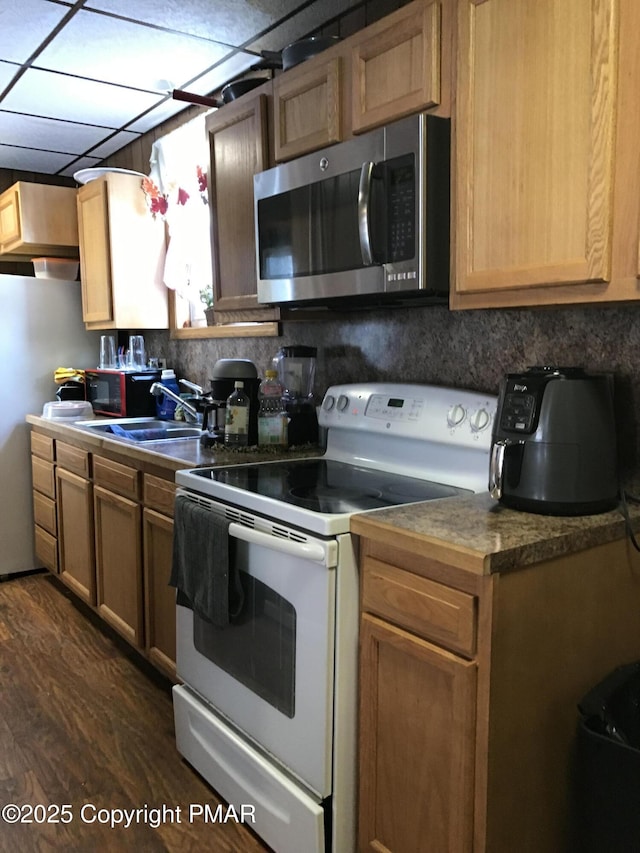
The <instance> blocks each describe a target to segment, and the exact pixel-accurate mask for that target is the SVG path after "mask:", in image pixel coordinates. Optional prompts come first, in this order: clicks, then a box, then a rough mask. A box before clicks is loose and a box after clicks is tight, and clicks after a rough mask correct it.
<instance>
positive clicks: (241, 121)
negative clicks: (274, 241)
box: [206, 93, 269, 311]
mask: <svg viewBox="0 0 640 853" xmlns="http://www.w3.org/2000/svg"><path fill="white" fill-rule="evenodd" d="M206 126H207V133H208V134H209V148H210V168H209V198H210V202H211V218H212V232H213V233H212V244H213V280H214V306H215V308H216V310H217V311H229V310H231V311H236V310H238V309H246V308H255V307H257V305H258V297H257V279H256V243H255V233H254V225H253V176H254V175H255V174H256V172H261V171H263V170H264V169H267V168H268V167H269V138H268V127H267V97H266V95H264V94H258V95H254V94H253V93H252V94H251V95H249V96H245V97H244V98H241V99H239V100H238V101H237V102H233V103H230V104H227V105H226V106H225V107H224V108H223V109H221V110H218V112H216V113H213V114H212V115H210V116H208V117H207V125H206Z"/></svg>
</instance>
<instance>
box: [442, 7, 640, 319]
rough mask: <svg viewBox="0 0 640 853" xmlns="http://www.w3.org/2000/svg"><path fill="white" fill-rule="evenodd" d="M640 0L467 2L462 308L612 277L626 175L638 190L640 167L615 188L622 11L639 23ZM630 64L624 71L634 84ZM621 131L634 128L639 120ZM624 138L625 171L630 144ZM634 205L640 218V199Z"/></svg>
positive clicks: (459, 168) (458, 278) (459, 133)
mask: <svg viewBox="0 0 640 853" xmlns="http://www.w3.org/2000/svg"><path fill="white" fill-rule="evenodd" d="M631 5H632V4H631V3H630V2H628V0H621V2H618V0H562V2H556V0H536V2H531V0H482V1H481V2H480V0H461V2H460V3H459V5H458V20H457V34H458V38H457V55H458V68H457V89H456V100H457V108H456V125H455V127H456V140H455V146H456V154H455V173H454V186H455V195H456V211H457V212H456V219H455V223H454V226H455V237H456V245H457V249H456V264H455V266H456V273H455V293H454V294H453V297H452V304H453V307H481V306H483V305H500V304H503V305H506V304H509V305H511V304H536V303H547V304H550V303H553V302H555V301H567V302H568V301H578V300H582V301H584V300H585V297H586V298H587V299H588V298H590V295H595V296H597V295H598V292H597V291H592V293H591V294H589V291H588V290H585V289H584V288H583V289H582V290H581V291H576V292H575V293H574V294H573V295H572V294H571V287H569V288H563V286H564V285H575V284H584V283H596V284H600V285H602V284H605V285H606V283H608V282H610V281H611V279H612V266H613V263H614V260H615V259H614V249H615V244H616V241H615V233H614V230H615V228H617V222H616V221H615V216H614V212H615V208H616V205H617V204H622V203H625V202H623V194H624V193H625V189H624V188H623V187H622V183H624V182H625V181H626V182H628V181H629V179H631V180H633V181H636V191H635V192H636V195H637V190H638V187H637V180H636V179H637V169H636V175H631V174H628V175H627V176H626V179H625V178H624V177H623V175H622V172H621V171H620V172H619V175H618V179H617V180H618V184H619V186H618V188H617V189H616V169H617V168H618V165H616V163H617V155H616V114H617V111H616V107H617V105H618V89H617V83H618V74H619V70H620V72H621V71H622V66H620V69H619V56H620V54H619V47H620V45H619V42H618V20H617V15H618V12H619V8H624V9H626V10H627V13H628V14H629V15H630V16H631V17H633V18H634V19H635V23H636V24H637V23H638V21H637V18H638V13H637V11H633V10H632V9H631ZM636 5H637V4H636ZM632 23H633V22H632V21H631V20H628V21H627V22H626V25H625V27H626V28H627V29H629V30H630V31H633V26H632ZM620 29H621V30H622V28H620ZM636 52H637V51H636ZM625 61H626V60H625ZM630 62H631V63H632V65H631V66H629V67H627V68H626V69H625V75H626V77H627V79H628V80H629V81H630V80H633V79H636V80H637V68H638V63H637V59H630ZM620 77H621V79H622V73H621V74H620ZM618 111H619V110H618ZM634 112H635V113H637V105H636V107H635V108H634ZM634 121H635V124H636V131H635V138H636V141H637V118H636V119H635V120H634ZM618 129H619V130H620V131H622V132H623V134H627V133H628V119H626V118H625V119H623V121H622V123H621V124H620V126H619V128H618ZM618 142H619V144H620V148H619V152H623V159H622V160H620V162H619V167H620V169H623V168H625V167H626V164H625V161H628V160H629V156H628V154H624V150H625V148H626V147H627V145H628V142H629V139H628V138H627V140H626V141H625V140H624V139H623V137H620V139H619V140H618ZM636 148H637V144H636ZM634 204H635V203H633V202H632V205H634ZM634 210H635V214H634V212H633V211H634ZM626 213H627V215H629V214H630V213H631V214H632V215H635V216H636V217H637V205H636V206H635V208H633V207H632V209H627V211H626ZM636 221H637V220H636ZM623 227H624V226H623ZM618 245H620V244H619V243H618ZM636 246H637V243H633V244H632V251H633V252H635V251H636ZM621 251H622V252H626V253H627V256H628V254H629V248H628V247H626V248H624V249H622V250H621ZM618 261H619V263H618V265H619V266H620V265H621V264H622V262H623V261H622V255H621V252H618ZM624 263H625V265H626V266H627V267H630V263H629V262H628V261H624ZM621 271H622V270H620V272H621ZM628 272H631V269H629V270H628ZM626 274H628V273H626ZM540 286H543V287H544V288H545V291H541V290H540ZM604 290H605V288H603V287H600V296H601V298H606V296H607V295H609V296H610V295H612V294H611V293H609V294H606V293H604ZM505 294H508V295H505Z"/></svg>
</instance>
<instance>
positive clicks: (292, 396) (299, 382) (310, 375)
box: [274, 346, 318, 446]
mask: <svg viewBox="0 0 640 853" xmlns="http://www.w3.org/2000/svg"><path fill="white" fill-rule="evenodd" d="M317 354H318V351H317V349H316V348H315V347H305V346H289V347H280V349H279V350H278V353H277V355H276V357H275V359H274V362H275V364H276V369H277V371H278V379H279V381H280V384H281V385H282V388H283V394H284V396H283V399H284V407H285V411H286V413H287V415H288V417H289V427H288V441H289V446H292V445H295V444H307V443H308V442H309V443H311V444H316V443H317V441H318V416H317V414H316V404H315V399H314V396H313V383H314V380H315V376H316V357H317Z"/></svg>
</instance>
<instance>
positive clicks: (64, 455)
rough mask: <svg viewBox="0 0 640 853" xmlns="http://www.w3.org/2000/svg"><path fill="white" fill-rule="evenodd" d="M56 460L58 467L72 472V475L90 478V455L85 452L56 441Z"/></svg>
mask: <svg viewBox="0 0 640 853" xmlns="http://www.w3.org/2000/svg"><path fill="white" fill-rule="evenodd" d="M56 460H57V462H58V465H60V467H62V468H66V469H67V471H73V473H74V474H79V475H80V476H81V477H86V478H87V479H88V478H89V477H90V476H91V462H90V454H89V452H88V451H87V450H81V449H80V448H79V447H74V446H73V445H72V444H65V443H64V441H56Z"/></svg>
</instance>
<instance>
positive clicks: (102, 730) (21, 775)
mask: <svg viewBox="0 0 640 853" xmlns="http://www.w3.org/2000/svg"><path fill="white" fill-rule="evenodd" d="M95 622H96V619H95V617H93V614H92V612H91V611H90V610H89V609H88V608H85V607H84V605H82V604H81V603H80V602H78V601H77V600H76V599H75V598H74V597H73V596H72V595H71V593H69V592H68V591H67V590H66V589H65V588H64V587H63V586H62V585H61V584H60V583H59V582H58V581H57V580H55V579H53V578H52V577H51V576H50V575H48V574H36V575H29V576H23V577H17V578H14V579H10V580H7V581H5V582H2V583H0V810H1V809H2V807H3V806H6V804H16V805H18V806H26V808H23V810H22V817H23V819H24V818H26V817H31V821H32V822H30V823H11V822H8V821H7V820H2V819H1V818H0V851H2V853H4V851H7V853H29V851H37V853H41V851H42V853H45V852H46V853H48V851H53V850H64V851H65V853H67V851H82V853H89V851H101V853H102V851H106V853H111V851H114V853H122V851H129V850H131V851H136V853H138V851H150V853H155V851H180V853H188V851H213V853H264V851H267V850H268V849H269V848H267V847H265V846H264V844H262V843H261V842H260V840H259V839H258V838H257V836H255V835H254V834H253V833H252V831H251V830H249V829H247V828H246V825H245V826H243V825H239V824H236V823H233V822H227V823H224V824H223V823H215V824H214V823H211V822H205V821H204V820H203V819H201V818H193V819H192V820H189V806H190V805H191V804H195V805H205V804H208V805H209V806H210V807H211V810H212V811H214V810H215V807H216V805H217V804H218V803H220V802H221V801H220V800H219V799H218V798H217V797H216V796H215V794H214V793H213V792H212V790H211V789H210V788H209V787H208V786H207V785H206V784H205V783H204V781H203V780H202V778H201V777H200V776H198V775H197V774H196V773H195V771H193V770H192V769H191V768H190V767H189V765H187V764H186V762H184V761H183V760H182V759H181V757H180V755H179V754H178V752H177V750H176V746H175V740H174V733H173V709H172V704H171V694H170V684H169V683H168V682H166V681H165V680H164V679H162V678H161V677H160V676H159V675H156V674H155V671H153V670H152V669H151V668H150V667H148V668H146V667H145V662H144V661H141V660H139V659H137V656H136V655H135V654H134V653H133V652H131V650H130V649H128V647H127V646H126V644H125V643H124V641H121V640H120V639H119V638H118V637H117V636H116V635H115V634H113V633H112V632H111V631H110V630H109V629H107V628H103V627H101V626H100V625H99V624H97V623H96V624H94V623H95ZM65 804H68V805H69V806H70V809H66V810H61V811H57V807H61V806H63V805H65ZM30 806H34V807H35V806H38V808H37V809H34V810H33V812H31V813H30ZM43 806H44V807H45V809H46V808H48V811H45V810H44V809H42V807H43ZM145 807H146V812H145V811H144V810H145ZM163 807H165V812H164V819H161V813H154V812H151V811H149V810H150V809H154V808H158V809H162V808H163ZM178 808H179V809H180V812H178ZM116 809H127V810H131V809H140V810H143V811H141V812H140V813H139V816H138V817H137V818H136V819H134V821H133V823H132V825H131V826H130V827H129V828H128V829H126V828H124V827H123V826H119V827H115V828H112V827H110V826H109V825H107V824H103V823H100V822H98V818H100V819H111V816H112V815H113V816H114V817H115V818H117V817H118V813H117V812H115V811H114V810H116ZM99 810H105V811H99ZM0 814H2V812H1V811H0ZM145 814H146V817H145ZM171 815H172V816H173V817H174V820H173V822H172V821H170V820H169V817H170V816H171ZM178 816H179V817H180V822H177V817H178ZM7 817H8V818H9V819H11V813H10V812H9V813H8V814H7ZM56 817H57V818H58V821H59V822H57V823H56V822H47V821H46V820H45V822H41V821H42V820H43V819H44V818H47V819H48V820H49V821H51V820H52V819H53V818H56ZM66 821H68V822H66ZM155 822H157V823H159V825H158V826H157V828H154V826H153V825H152V824H153V823H155Z"/></svg>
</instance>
